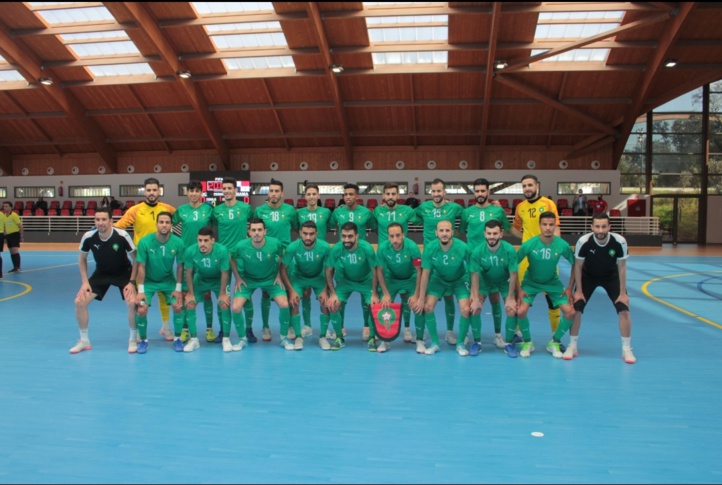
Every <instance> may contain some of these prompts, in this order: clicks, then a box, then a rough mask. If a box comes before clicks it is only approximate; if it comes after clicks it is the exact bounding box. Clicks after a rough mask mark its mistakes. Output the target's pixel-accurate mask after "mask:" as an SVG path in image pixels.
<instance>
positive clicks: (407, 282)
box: [376, 222, 426, 354]
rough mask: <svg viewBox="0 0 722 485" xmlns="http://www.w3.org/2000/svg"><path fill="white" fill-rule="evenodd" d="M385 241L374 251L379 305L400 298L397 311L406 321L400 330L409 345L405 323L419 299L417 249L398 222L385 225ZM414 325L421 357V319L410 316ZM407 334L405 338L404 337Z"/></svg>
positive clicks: (382, 348) (384, 348)
mask: <svg viewBox="0 0 722 485" xmlns="http://www.w3.org/2000/svg"><path fill="white" fill-rule="evenodd" d="M386 229H387V233H388V235H387V238H386V240H385V241H383V242H381V243H380V244H379V247H378V251H377V252H376V260H377V261H378V264H379V267H378V276H377V278H378V282H379V286H380V287H381V291H382V292H383V298H381V303H391V302H392V301H393V300H394V298H395V297H396V295H399V294H400V295H401V312H402V315H403V318H404V321H405V322H406V328H405V329H404V342H411V330H410V329H409V320H410V317H411V310H410V308H409V307H410V306H414V305H416V302H417V301H418V299H419V284H420V282H421V278H420V276H421V251H419V246H417V244H416V243H415V242H414V241H412V240H411V239H409V238H407V237H405V235H404V228H403V226H402V225H401V224H399V223H398V222H392V223H391V224H389V225H388V227H387V228H386ZM414 325H415V326H416V352H418V353H420V354H423V353H424V352H425V351H426V346H425V345H424V327H425V322H424V317H423V315H419V314H417V313H415V314H414ZM407 334H408V336H407ZM390 347H391V344H390V343H389V342H381V343H380V344H379V347H378V349H377V351H378V352H386V351H387V350H388V349H389V348H390Z"/></svg>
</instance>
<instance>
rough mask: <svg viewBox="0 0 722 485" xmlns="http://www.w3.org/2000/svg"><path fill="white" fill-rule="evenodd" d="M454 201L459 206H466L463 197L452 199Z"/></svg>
mask: <svg viewBox="0 0 722 485" xmlns="http://www.w3.org/2000/svg"><path fill="white" fill-rule="evenodd" d="M454 202H456V203H457V204H459V205H460V206H461V207H466V202H464V199H454Z"/></svg>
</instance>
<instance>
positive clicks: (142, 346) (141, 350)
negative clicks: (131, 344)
mask: <svg viewBox="0 0 722 485" xmlns="http://www.w3.org/2000/svg"><path fill="white" fill-rule="evenodd" d="M146 352H148V341H147V340H141V341H140V343H139V344H138V350H136V353H138V354H145V353H146Z"/></svg>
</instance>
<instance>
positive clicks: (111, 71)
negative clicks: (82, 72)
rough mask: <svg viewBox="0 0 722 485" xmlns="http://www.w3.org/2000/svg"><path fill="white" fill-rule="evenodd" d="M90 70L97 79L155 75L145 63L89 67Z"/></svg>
mask: <svg viewBox="0 0 722 485" xmlns="http://www.w3.org/2000/svg"><path fill="white" fill-rule="evenodd" d="M88 69H89V70H90V72H91V73H92V74H93V76H95V77H107V76H138V75H143V74H154V72H153V69H151V68H150V66H149V65H148V64H147V63H144V62H140V63H135V64H112V65H100V66H88Z"/></svg>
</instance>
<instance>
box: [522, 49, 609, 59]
mask: <svg viewBox="0 0 722 485" xmlns="http://www.w3.org/2000/svg"><path fill="white" fill-rule="evenodd" d="M544 52H547V51H546V50H545V49H534V50H532V51H531V55H532V56H535V55H537V54H542V53H544ZM608 55H609V49H574V50H571V51H567V52H563V53H561V54H559V55H556V56H552V57H548V58H546V59H542V61H541V62H605V61H606V60H607V56H608Z"/></svg>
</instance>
